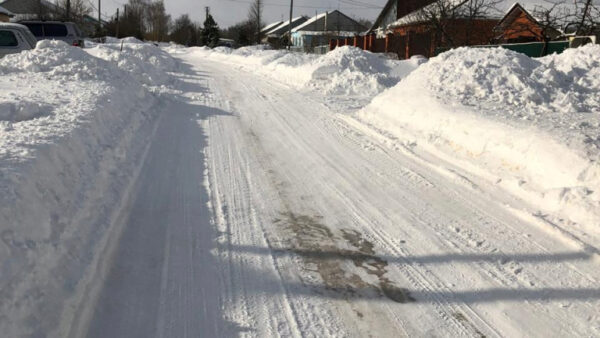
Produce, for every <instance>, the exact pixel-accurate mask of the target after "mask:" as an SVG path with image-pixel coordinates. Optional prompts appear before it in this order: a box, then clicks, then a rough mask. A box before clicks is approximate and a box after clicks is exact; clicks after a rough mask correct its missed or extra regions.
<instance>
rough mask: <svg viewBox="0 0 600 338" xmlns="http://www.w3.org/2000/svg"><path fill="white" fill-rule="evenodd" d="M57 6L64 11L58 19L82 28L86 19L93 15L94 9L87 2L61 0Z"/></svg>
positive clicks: (83, 0)
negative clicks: (87, 16)
mask: <svg viewBox="0 0 600 338" xmlns="http://www.w3.org/2000/svg"><path fill="white" fill-rule="evenodd" d="M57 5H58V7H59V8H60V9H62V10H63V11H62V13H60V14H59V15H57V19H60V20H66V21H72V22H75V23H77V24H78V25H80V26H81V24H82V23H83V22H84V17H85V16H86V15H90V13H92V8H91V7H90V6H89V5H88V3H87V2H85V0H59V1H58V2H57ZM67 5H69V6H67Z"/></svg>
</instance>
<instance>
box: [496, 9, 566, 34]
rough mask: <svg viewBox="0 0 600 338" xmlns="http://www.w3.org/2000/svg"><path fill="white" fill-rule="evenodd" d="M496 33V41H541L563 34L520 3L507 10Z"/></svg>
mask: <svg viewBox="0 0 600 338" xmlns="http://www.w3.org/2000/svg"><path fill="white" fill-rule="evenodd" d="M494 33H495V35H496V36H495V38H494V41H495V42H496V43H520V42H539V41H547V40H553V39H554V38H556V37H558V36H559V35H561V33H560V31H558V30H557V29H556V28H554V27H548V26H547V25H543V24H541V23H540V22H539V21H538V20H536V19H535V18H534V17H533V16H532V15H531V14H530V13H529V12H528V11H527V10H526V9H525V8H523V6H521V5H520V4H519V3H515V4H514V5H513V6H512V7H511V8H510V9H509V10H508V11H507V12H506V14H505V15H504V17H503V18H502V19H501V20H500V21H499V22H498V25H497V26H496V27H495V28H494Z"/></svg>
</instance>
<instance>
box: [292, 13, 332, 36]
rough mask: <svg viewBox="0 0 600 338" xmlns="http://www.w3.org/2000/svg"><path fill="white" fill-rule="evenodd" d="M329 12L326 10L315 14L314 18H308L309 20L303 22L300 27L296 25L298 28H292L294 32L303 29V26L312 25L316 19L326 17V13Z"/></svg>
mask: <svg viewBox="0 0 600 338" xmlns="http://www.w3.org/2000/svg"><path fill="white" fill-rule="evenodd" d="M327 14H328V13H327V12H325V13H321V14H318V15H315V16H313V17H312V18H310V19H308V20H307V21H306V22H305V23H303V24H301V25H300V26H298V27H296V28H294V29H292V32H297V31H299V30H301V29H302V28H304V27H306V26H308V25H310V24H311V23H313V22H315V21H317V20H320V19H321V18H324V17H325V15H327Z"/></svg>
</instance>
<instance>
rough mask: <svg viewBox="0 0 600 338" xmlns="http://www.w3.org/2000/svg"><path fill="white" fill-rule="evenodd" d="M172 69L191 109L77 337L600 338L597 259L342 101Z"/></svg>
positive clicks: (165, 129)
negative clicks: (356, 115) (362, 119)
mask: <svg viewBox="0 0 600 338" xmlns="http://www.w3.org/2000/svg"><path fill="white" fill-rule="evenodd" d="M178 57H179V58H181V59H182V60H183V62H185V63H186V64H187V65H188V66H189V69H187V71H185V72H182V73H181V74H178V75H177V76H178V77H179V79H180V80H182V81H184V83H185V84H184V87H183V88H182V90H183V91H184V92H187V93H188V94H186V95H187V97H188V98H189V102H187V103H181V102H180V103H177V102H174V103H172V104H170V105H168V108H167V109H165V111H164V114H163V116H162V118H161V119H160V122H159V125H158V129H157V131H156V136H155V137H154V141H153V143H152V144H151V145H150V150H149V153H148V155H147V158H146V161H145V163H144V165H143V168H142V171H141V174H140V176H139V179H138V182H137V184H136V186H137V190H136V193H135V194H134V196H133V199H132V201H131V207H130V208H127V210H125V211H124V212H125V215H123V217H124V219H125V220H126V222H125V228H124V231H123V234H122V236H121V239H120V242H119V243H118V245H117V247H116V249H115V253H114V255H115V256H114V259H113V263H112V265H111V267H110V269H109V270H108V274H107V278H106V281H105V282H104V286H103V288H102V290H101V291H100V292H99V297H98V301H97V303H96V304H95V308H94V310H93V314H92V315H91V319H90V321H89V325H87V327H86V328H85V330H87V332H88V335H89V336H91V337H152V336H160V337H199V336H205V337H208V336H235V335H250V336H258V337H263V336H360V337H364V336H376V337H382V336H448V337H455V336H487V337H495V336H510V337H513V336H528V337H534V336H539V337H548V336H598V335H600V288H599V285H600V284H599V283H598V281H600V268H599V267H600V259H599V258H598V249H597V248H594V247H589V246H586V245H585V244H583V243H582V242H580V241H579V240H578V239H577V238H575V237H573V236H569V234H566V233H564V232H561V231H560V230H557V229H556V228H555V227H553V226H552V224H550V223H548V222H546V221H544V219H543V217H534V216H531V215H530V214H527V213H525V212H519V211H517V210H521V209H520V208H519V206H520V204H522V202H520V201H518V200H516V199H514V198H512V197H511V196H507V195H503V194H502V193H499V192H497V191H495V189H494V188H493V187H490V186H488V185H486V183H484V181H483V180H478V179H477V178H476V177H467V176H466V175H464V174H462V173H461V171H460V168H455V167H453V166H452V165H450V164H447V163H445V162H443V161H442V160H440V159H436V158H434V157H432V156H429V155H427V154H424V153H420V152H419V151H418V148H415V149H413V148H411V147H410V146H407V145H404V144H400V143H398V142H396V141H395V140H394V139H393V138H392V137H389V136H387V135H385V134H382V133H379V132H378V131H376V130H373V129H371V128H369V127H366V126H364V125H361V124H359V123H358V122H356V121H355V120H354V119H352V118H351V117H349V116H348V114H347V112H345V111H341V108H340V107H343V105H342V104H335V105H333V104H331V102H328V101H327V100H328V99H327V98H326V97H320V96H319V95H318V94H307V93H305V92H299V91H297V90H294V89H290V88H289V87H286V86H283V85H280V84H276V83H270V82H269V80H266V79H264V78H260V77H257V76H255V75H253V74H250V73H247V72H244V71H242V70H236V69H235V67H233V66H231V65H227V64H220V63H216V62H212V61H207V60H206V59H204V58H202V57H201V56H198V55H195V54H194V53H189V54H185V53H182V54H180V55H179V56H178ZM330 100H331V99H330ZM336 110H340V111H336Z"/></svg>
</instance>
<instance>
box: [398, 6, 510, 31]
mask: <svg viewBox="0 0 600 338" xmlns="http://www.w3.org/2000/svg"><path fill="white" fill-rule="evenodd" d="M468 1H469V0H451V1H450V2H449V3H448V4H449V7H450V8H452V9H451V10H452V11H454V10H457V9H459V8H460V7H461V6H463V5H465V4H466V3H467V2H468ZM439 12H440V7H439V4H438V3H436V2H434V3H431V4H429V5H427V6H425V7H423V8H420V9H418V10H416V11H414V12H411V13H409V14H408V15H405V16H403V17H401V18H399V19H398V20H396V21H394V22H392V23H391V24H390V25H389V26H388V28H393V27H398V26H404V25H410V24H414V23H419V22H423V21H426V20H427V16H429V15H431V14H434V15H437V14H438V13H439ZM458 14H459V16H460V13H458ZM493 18H496V19H498V18H499V15H497V16H495V17H493Z"/></svg>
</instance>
